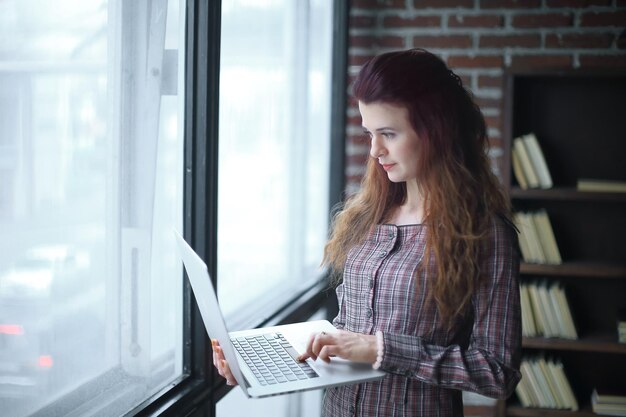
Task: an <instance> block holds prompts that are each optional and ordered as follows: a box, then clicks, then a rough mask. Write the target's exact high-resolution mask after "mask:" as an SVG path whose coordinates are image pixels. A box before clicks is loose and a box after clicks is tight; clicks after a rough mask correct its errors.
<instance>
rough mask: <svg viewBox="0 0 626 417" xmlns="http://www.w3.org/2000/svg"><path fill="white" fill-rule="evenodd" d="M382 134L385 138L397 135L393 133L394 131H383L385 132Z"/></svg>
mask: <svg viewBox="0 0 626 417" xmlns="http://www.w3.org/2000/svg"><path fill="white" fill-rule="evenodd" d="M382 135H383V137H384V138H385V139H392V138H393V137H394V136H395V134H393V133H391V132H383V134H382Z"/></svg>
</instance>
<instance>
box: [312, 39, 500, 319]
mask: <svg viewBox="0 0 626 417" xmlns="http://www.w3.org/2000/svg"><path fill="white" fill-rule="evenodd" d="M353 95H354V97H355V98H356V99H357V100H359V101H361V102H363V103H366V104H368V103H374V102H380V103H388V104H394V105H399V106H404V107H406V108H407V109H408V113H409V119H410V123H411V125H412V127H413V129H414V130H415V132H416V133H417V135H418V137H419V138H420V141H421V143H420V156H419V161H418V183H419V187H420V191H421V193H422V196H423V197H424V198H425V213H426V214H425V217H424V221H423V222H424V225H425V226H426V227H427V233H426V248H425V254H424V258H423V259H424V261H423V262H422V264H421V266H420V267H421V268H424V270H425V271H433V272H435V274H436V275H435V277H434V279H429V280H428V288H426V291H427V294H428V300H429V301H430V302H432V301H434V302H435V303H436V306H437V309H438V312H439V315H440V316H441V318H442V321H443V323H447V324H448V325H451V324H452V322H453V320H454V319H455V318H456V317H457V316H459V315H461V314H463V312H464V311H465V309H466V308H467V307H468V305H469V303H470V300H471V297H472V294H473V292H474V291H475V289H476V287H477V285H478V284H479V281H480V276H481V275H480V269H479V264H478V257H479V248H480V245H481V241H482V239H484V238H485V237H486V235H487V233H488V232H489V230H490V227H491V222H492V221H493V218H494V215H500V216H503V217H504V218H505V219H509V218H510V208H509V204H508V200H507V199H506V198H505V197H504V195H503V193H502V189H501V186H500V183H499V181H498V179H497V178H496V177H495V175H494V174H493V173H492V170H491V168H490V164H489V159H488V155H487V151H488V139H487V133H486V126H485V120H484V118H483V115H482V113H481V111H480V109H479V108H478V106H477V105H476V104H475V103H474V101H473V99H472V97H471V95H470V94H469V93H468V91H466V90H465V88H464V87H463V84H462V82H461V80H460V78H459V77H458V76H457V75H456V74H454V73H453V72H452V71H450V70H449V69H448V68H447V66H446V64H445V63H444V62H443V61H442V60H441V59H439V58H438V57H436V56H435V55H433V54H431V53H429V52H426V51H424V50H422V49H412V50H407V51H400V52H390V53H385V54H382V55H379V56H376V57H374V58H372V59H371V60H370V61H368V62H367V63H366V64H365V65H364V66H363V67H362V68H361V71H360V72H359V74H358V76H357V78H356V80H355V82H354V84H353ZM405 199H406V184H405V183H404V182H401V183H393V182H391V181H390V180H389V179H388V177H387V174H386V173H385V171H384V170H383V169H382V167H381V166H380V164H378V163H377V162H376V160H375V159H373V158H370V159H369V160H368V162H367V170H366V173H365V175H364V177H363V180H362V182H361V188H360V191H359V192H357V193H356V194H355V195H353V196H351V197H350V198H349V199H348V200H347V201H346V202H345V204H343V207H342V208H341V209H340V210H339V211H338V212H337V213H336V214H335V215H334V216H333V227H332V234H331V236H330V239H329V241H328V242H327V244H326V247H325V250H324V259H323V262H322V263H323V264H324V265H327V266H330V267H331V269H332V270H333V272H334V274H333V276H334V277H335V284H337V283H339V282H340V280H341V275H342V271H343V267H344V264H345V261H346V257H347V254H348V251H349V250H350V249H351V248H352V247H354V246H355V245H358V244H359V243H361V242H363V240H364V239H365V237H366V236H367V234H368V233H369V232H370V231H371V230H372V228H373V227H375V226H376V225H377V224H381V223H384V222H385V221H389V220H390V218H391V216H392V214H393V210H394V209H395V208H396V207H398V206H399V205H401V204H402V203H403V202H405Z"/></svg>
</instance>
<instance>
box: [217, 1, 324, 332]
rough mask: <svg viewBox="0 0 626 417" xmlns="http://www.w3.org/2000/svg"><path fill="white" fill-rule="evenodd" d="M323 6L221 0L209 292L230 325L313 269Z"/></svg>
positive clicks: (315, 275) (315, 274) (320, 235)
mask: <svg viewBox="0 0 626 417" xmlns="http://www.w3.org/2000/svg"><path fill="white" fill-rule="evenodd" d="M332 7H333V6H332V2H329V1H321V0H320V1H304V0H298V1H294V0H265V1H250V0H224V1H223V2H222V39H221V43H222V44H221V71H220V119H219V137H220V144H219V196H218V293H219V297H220V304H221V305H222V308H223V309H224V311H225V315H226V316H227V321H228V323H229V325H230V329H231V330H235V329H236V328H238V327H239V326H238V324H239V323H244V322H245V320H246V318H250V317H255V318H256V319H259V317H258V315H259V312H262V311H264V307H267V310H266V311H270V310H271V309H272V308H273V309H275V308H276V307H277V305H278V304H280V302H281V301H280V300H282V301H283V302H284V301H286V297H288V296H293V295H294V292H295V291H296V290H297V288H302V287H303V286H305V285H306V284H307V282H308V283H311V280H314V279H319V277H320V271H319V268H318V266H319V263H320V260H321V258H322V253H323V245H324V242H325V240H326V237H327V230H328V211H329V207H328V201H329V193H328V183H329V178H328V175H329V153H330V151H329V149H330V111H331V106H330V91H331V90H330V88H331V59H332V48H331V45H332V44H331V41H332ZM277 300H279V301H278V302H277ZM277 303H278V304H277Z"/></svg>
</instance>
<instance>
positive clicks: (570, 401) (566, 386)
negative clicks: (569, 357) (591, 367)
mask: <svg viewBox="0 0 626 417" xmlns="http://www.w3.org/2000/svg"><path fill="white" fill-rule="evenodd" d="M550 367H551V370H552V372H553V373H554V376H555V379H556V383H557V387H558V389H559V391H560V392H561V395H563V397H564V398H565V402H566V404H567V408H569V409H571V410H573V411H578V401H577V400H576V396H575V395H574V391H572V386H571V385H570V383H569V380H568V379H567V376H566V375H565V370H564V368H563V363H562V362H561V361H559V360H552V361H551V362H550Z"/></svg>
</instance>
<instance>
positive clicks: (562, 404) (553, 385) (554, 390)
mask: <svg viewBox="0 0 626 417" xmlns="http://www.w3.org/2000/svg"><path fill="white" fill-rule="evenodd" d="M537 366H538V367H539V369H540V370H541V372H542V373H543V375H544V376H545V379H546V383H547V385H548V389H549V392H550V394H551V396H552V404H553V405H554V408H568V406H567V400H566V398H565V397H562V396H561V394H560V391H559V389H558V387H557V382H556V376H555V375H554V374H553V372H552V368H551V367H550V366H549V365H548V363H547V362H546V360H545V358H543V357H539V358H538V359H537Z"/></svg>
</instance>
